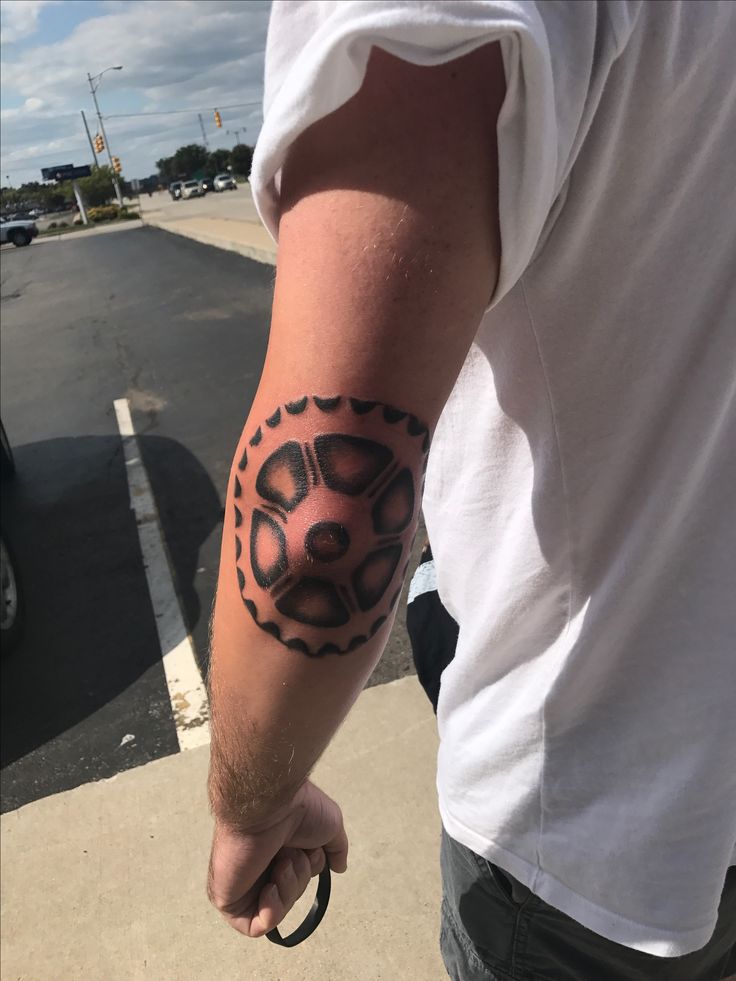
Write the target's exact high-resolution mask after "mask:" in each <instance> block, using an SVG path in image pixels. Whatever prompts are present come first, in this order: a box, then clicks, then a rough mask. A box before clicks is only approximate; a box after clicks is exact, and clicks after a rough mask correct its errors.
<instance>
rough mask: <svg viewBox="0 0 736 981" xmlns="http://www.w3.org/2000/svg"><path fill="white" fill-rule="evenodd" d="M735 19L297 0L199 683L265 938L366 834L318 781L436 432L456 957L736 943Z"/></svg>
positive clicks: (651, 974) (566, 965) (283, 7)
mask: <svg viewBox="0 0 736 981" xmlns="http://www.w3.org/2000/svg"><path fill="white" fill-rule="evenodd" d="M734 42H736V9H735V8H734V7H733V5H732V4H730V3H728V2H725V3H699V4H685V3H682V4H680V3H670V4H639V3H625V2H623V3H599V4H594V3H571V4H565V3H543V4H542V3H540V4H534V3H522V2H516V0H503V2H502V0H478V2H464V0H454V2H452V3H394V2H380V3H374V2H361V3H352V2H343V3H320V4H310V3H287V4H279V3H276V4H274V8H273V13H272V22H271V27H270V32H269V42H268V51H267V59H266V112H265V120H264V128H263V131H262V134H261V137H260V140H259V145H258V147H257V150H256V155H255V159H254V165H253V174H252V184H253V189H254V194H255V198H256V201H257V204H258V206H259V209H260V211H261V214H262V217H263V218H264V221H265V222H266V224H267V226H268V227H269V228H270V229H271V230H272V232H273V233H274V234H275V235H276V234H278V240H279V253H278V265H277V274H276V286H275V296H274V304H273V317H272V325H271V337H270V343H269V349H268V354H267V358H266V364H265V367H264V371H263V376H262V379H261V383H260V387H259V389H258V393H257V395H256V398H255V401H254V403H253V406H252V408H251V411H250V415H249V417H248V421H247V422H246V425H245V428H244V430H243V435H242V437H241V440H240V444H239V446H238V448H237V452H236V454H235V459H234V463H233V470H232V474H231V479H230V485H229V488H228V501H227V508H226V517H225V527H224V536H223V547H222V564H221V571H220V580H219V586H218V597H217V604H216V611H215V617H214V633H213V666H212V677H211V690H212V701H213V717H214V723H213V725H214V727H213V743H212V767H211V776H210V794H211V800H212V806H213V811H214V814H215V817H216V822H217V824H216V831H215V838H214V843H213V851H212V859H211V869H210V882H209V892H210V897H211V899H212V901H213V902H214V903H215V905H216V906H217V907H218V908H219V909H220V910H221V911H222V912H223V914H224V915H225V916H226V917H227V919H228V920H229V921H230V922H231V923H232V925H233V926H234V927H235V928H236V929H237V930H240V931H241V932H242V933H244V934H246V935H248V936H250V937H259V936H262V935H263V934H264V933H266V932H267V931H269V930H270V929H271V928H272V927H274V926H275V925H276V924H277V923H279V922H280V920H281V919H282V918H283V916H284V915H285V912H286V911H287V910H288V909H289V908H290V907H291V905H293V902H294V901H295V899H296V898H297V896H298V895H300V894H301V892H302V891H303V890H304V888H305V886H306V884H307V882H308V880H309V877H310V875H312V874H314V873H316V872H317V871H319V869H320V868H321V867H322V864H323V863H324V862H325V861H328V862H329V864H330V867H331V868H332V869H333V870H334V871H337V872H342V871H344V870H345V868H346V862H347V848H348V843H347V839H346V836H345V832H344V829H343V824H342V817H341V814H340V811H339V808H338V806H337V804H335V803H334V802H333V801H331V800H329V799H328V798H326V797H325V796H324V795H323V794H322V793H321V792H320V791H319V789H318V788H317V787H315V786H314V785H313V784H311V783H310V782H309V779H308V776H309V773H310V770H311V768H312V767H313V766H314V764H315V762H316V760H317V759H318V757H319V756H320V754H321V753H322V751H323V749H324V748H325V746H326V745H327V743H328V742H329V740H330V738H331V737H332V735H333V734H334V732H335V730H336V729H337V727H338V726H339V724H340V722H341V721H342V719H343V718H344V716H345V715H346V713H347V712H348V711H349V709H350V706H351V705H352V703H353V701H354V700H355V698H356V697H357V695H358V693H359V692H360V690H361V688H362V687H363V685H364V683H365V681H366V679H367V678H368V676H369V675H370V673H371V671H372V669H373V667H374V666H375V664H376V662H377V660H378V659H379V657H380V655H381V653H382V650H383V647H384V645H385V642H386V639H387V636H388V633H389V630H390V627H391V623H392V620H393V616H394V614H395V609H396V606H395V604H396V599H397V597H398V593H399V589H400V587H401V583H402V579H403V576H404V575H405V571H406V559H407V556H408V552H409V548H410V545H411V540H412V537H413V534H414V529H415V527H416V523H417V519H418V514H419V506H420V502H422V488H423V482H424V472H425V468H427V465H428V469H427V472H426V490H425V491H424V496H423V504H422V506H423V508H424V513H425V516H426V522H427V527H428V531H429V537H430V540H431V543H432V550H433V554H434V558H435V562H436V568H437V575H438V587H439V593H440V596H441V598H442V600H443V602H444V604H445V606H446V607H447V609H448V611H449V613H450V614H451V615H452V617H453V618H454V619H455V621H456V622H457V623H458V625H459V638H458V644H457V652H456V655H455V658H454V659H453V661H452V663H451V664H450V666H449V667H448V668H447V669H446V670H445V671H444V673H443V676H442V684H441V688H440V697H439V704H438V723H439V729H440V736H441V748H440V754H439V764H438V766H439V770H438V788H439V796H440V812H441V815H442V821H443V826H444V838H443V849H442V863H443V883H444V902H443V930H442V949H443V955H444V958H445V964H446V966H447V969H448V972H449V973H450V975H451V976H452V977H453V978H462V979H463V981H466V979H476V978H484V979H487V978H496V977H498V978H513V979H527V978H535V979H536V978H566V979H567V978H579V979H584V981H593V979H595V981H601V979H604V981H605V979H611V981H613V979H620V978H625V979H642V981H644V979H646V981H652V979H656V978H667V979H668V981H672V979H679V978H682V979H687V981H693V979H703V981H705V979H710V978H718V977H721V976H722V975H723V974H724V972H726V970H727V965H728V958H729V951H730V949H731V948H732V947H733V945H734V942H735V941H736V934H735V932H734V931H735V930H736V926H735V924H736V881H735V879H734V872H733V870H732V869H731V871H729V868H730V867H731V866H733V863H734V860H735V857H734V845H735V844H736V766H735V765H734V746H735V745H736V723H735V720H736V713H735V712H734V711H733V698H734V694H735V692H734V688H735V684H734V674H735V673H734V658H733V655H734V637H735V636H736V625H735V624H734V615H733V589H734V582H735V581H736V571H735V569H734V557H735V556H736V542H735V541H734V522H733V515H732V506H729V505H732V494H733V486H734V479H733V478H734V442H735V440H734V436H735V431H736V332H735V331H734V329H733V328H734V321H735V318H736V292H735V290H734V277H733V271H734V269H735V268H736V250H735V247H734V235H733V229H732V216H733V214H734V213H736V197H735V196H734V195H735V188H736V182H734V180H733V173H732V161H733V159H734V150H735V148H734V145H733V134H734V132H736V82H735V81H734V74H733V72H732V66H731V58H732V49H733V45H734ZM430 439H431V440H432V452H431V457H430V458H429V463H428V460H427V450H428V448H429V444H430ZM719 902H720V911H719Z"/></svg>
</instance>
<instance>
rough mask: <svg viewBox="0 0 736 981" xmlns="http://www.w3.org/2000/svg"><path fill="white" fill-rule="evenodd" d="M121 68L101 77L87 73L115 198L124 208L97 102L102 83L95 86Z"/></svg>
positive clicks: (107, 69)
mask: <svg viewBox="0 0 736 981" xmlns="http://www.w3.org/2000/svg"><path fill="white" fill-rule="evenodd" d="M121 68H122V65H115V66H113V67H111V68H106V69H105V71H102V72H100V73H99V75H90V73H89V72H87V81H88V82H89V90H90V92H91V93H92V100H93V101H94V104H95V112H96V113H97V122H98V124H99V127H100V133H101V134H102V139H103V140H104V141H105V149H106V150H107V159H108V160H109V161H110V171H111V172H112V184H113V187H114V188H115V197H116V198H117V199H118V204H119V205H120V207H121V208H122V206H123V195H122V193H121V191H120V184H118V179H117V177H116V175H115V166H114V164H113V162H112V153H111V152H110V144H109V143H108V141H107V133H106V132H105V127H104V124H103V122H102V113H101V112H100V107H99V104H98V102H97V85H99V84H100V83H99V82H97V85H95V84H94V83H95V81H96V80H97V79H100V78H102V76H103V75H104V74H105V72H109V71H120V69H121Z"/></svg>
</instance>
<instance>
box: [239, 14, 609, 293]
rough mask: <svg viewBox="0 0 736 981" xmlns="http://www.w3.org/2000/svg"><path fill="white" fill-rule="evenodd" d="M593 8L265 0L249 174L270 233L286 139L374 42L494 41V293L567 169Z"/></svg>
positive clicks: (348, 93)
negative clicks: (497, 245) (501, 80)
mask: <svg viewBox="0 0 736 981" xmlns="http://www.w3.org/2000/svg"><path fill="white" fill-rule="evenodd" d="M564 8H568V9H567V12H566V11H565V9H564ZM570 8H575V11H574V13H572V12H571V11H570ZM597 8H598V5H597V4H594V3H592V2H581V3H579V4H551V3H549V4H547V6H546V8H545V7H544V5H542V7H541V8H540V7H539V6H538V5H537V4H536V3H533V2H522V0H513V2H512V0H447V2H445V0H435V2H426V0H408V2H402V0H335V2H332V0H328V2H323V0H320V2H317V0H306V2H299V0H275V2H274V3H273V6H272V11H271V20H270V24H269V32H268V42H267V47H266V77H265V96H264V123H263V128H262V130H261V134H260V136H259V139H258V142H257V145H256V150H255V154H254V158H253V168H252V173H251V186H252V189H253V196H254V199H255V202H256V207H257V208H258V212H259V214H260V216H261V219H262V220H263V222H264V224H265V225H266V227H267V228H268V230H269V231H270V233H271V234H272V235H273V237H274V239H278V224H279V214H280V205H279V189H280V178H281V168H282V166H283V163H284V160H285V157H286V154H287V152H288V149H289V147H290V145H291V144H292V143H293V142H294V140H295V139H296V138H297V137H298V136H299V134H300V133H302V132H303V131H304V130H305V129H306V128H307V127H308V126H310V125H311V124H312V123H314V122H316V121H317V120H318V119H320V118H322V117H323V116H326V115H327V114H329V113H331V112H334V110H336V109H338V108H339V107H340V106H341V105H343V104H344V103H345V102H347V101H348V99H350V98H351V97H352V96H353V95H355V93H356V92H357V91H358V90H359V88H360V86H361V84H362V81H363V77H364V75H365V70H366V65H367V62H368V58H369V56H370V52H371V48H372V47H373V46H374V45H376V46H378V47H380V48H382V49H383V50H385V51H387V52H388V53H390V54H392V55H395V56H396V57H399V58H402V59H403V60H405V61H409V62H412V63H414V64H418V65H438V64H441V63H443V62H447V61H451V60H453V59H454V58H459V57H462V56H463V55H466V54H468V53H469V52H471V51H473V50H474V49H476V48H478V47H480V46H481V45H484V44H488V43H489V42H491V41H499V42H500V44H501V51H502V56H503V63H504V71H505V75H506V98H505V100H504V103H503V106H502V108H501V112H500V114H499V119H498V155H499V161H498V162H499V220H500V228H501V246H502V259H501V269H500V274H499V282H498V285H497V287H496V291H495V294H494V297H493V302H494V304H495V303H496V302H498V300H500V299H501V297H502V296H503V295H504V294H505V293H507V292H508V290H509V289H511V287H512V286H513V285H514V284H515V283H516V282H517V281H518V280H519V278H520V277H521V276H522V275H523V273H524V270H525V269H526V267H527V266H528V264H529V262H530V261H531V259H532V258H533V256H534V253H535V250H536V248H537V246H538V243H539V242H540V239H541V238H542V235H543V232H544V229H545V225H546V223H547V221H548V219H549V218H550V214H551V212H552V209H553V205H554V202H555V199H556V198H557V196H558V194H559V193H560V190H561V187H562V184H563V182H564V180H565V178H566V176H567V174H568V173H569V169H570V166H571V157H572V155H573V153H574V150H575V147H576V144H577V142H579V136H580V132H581V128H582V127H583V123H584V119H585V114H586V107H587V106H588V105H589V103H590V101H591V97H592V94H593V92H594V90H595V88H596V87H597V86H596V84H595V78H596V74H597V75H600V71H596V67H595V60H596V58H598V60H600V52H601V47H602V45H601V39H600V33H601V31H600V15H599V14H598V12H597ZM542 11H543V12H544V13H542ZM609 61H610V59H609Z"/></svg>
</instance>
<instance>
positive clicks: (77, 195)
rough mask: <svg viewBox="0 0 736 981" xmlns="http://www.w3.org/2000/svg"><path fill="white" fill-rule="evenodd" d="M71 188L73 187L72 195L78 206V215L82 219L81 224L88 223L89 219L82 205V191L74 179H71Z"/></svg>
mask: <svg viewBox="0 0 736 981" xmlns="http://www.w3.org/2000/svg"><path fill="white" fill-rule="evenodd" d="M72 188H73V189H74V197H75V198H76V199H77V207H78V208H79V215H80V217H81V219H82V224H84V225H89V219H88V218H87V210H86V208H85V207H84V198H83V197H82V192H81V190H80V188H79V184H77V182H76V181H72Z"/></svg>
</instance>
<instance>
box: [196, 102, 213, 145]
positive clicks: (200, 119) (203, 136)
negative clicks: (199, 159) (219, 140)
mask: <svg viewBox="0 0 736 981" xmlns="http://www.w3.org/2000/svg"><path fill="white" fill-rule="evenodd" d="M197 115H198V116H199V127H200V129H201V130H202V142H203V143H204V146H205V149H206V150H207V152H208V153H209V152H210V145H209V143H208V142H207V134H206V133H205V131H204V120H203V119H202V113H201V112H200V113H197Z"/></svg>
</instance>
